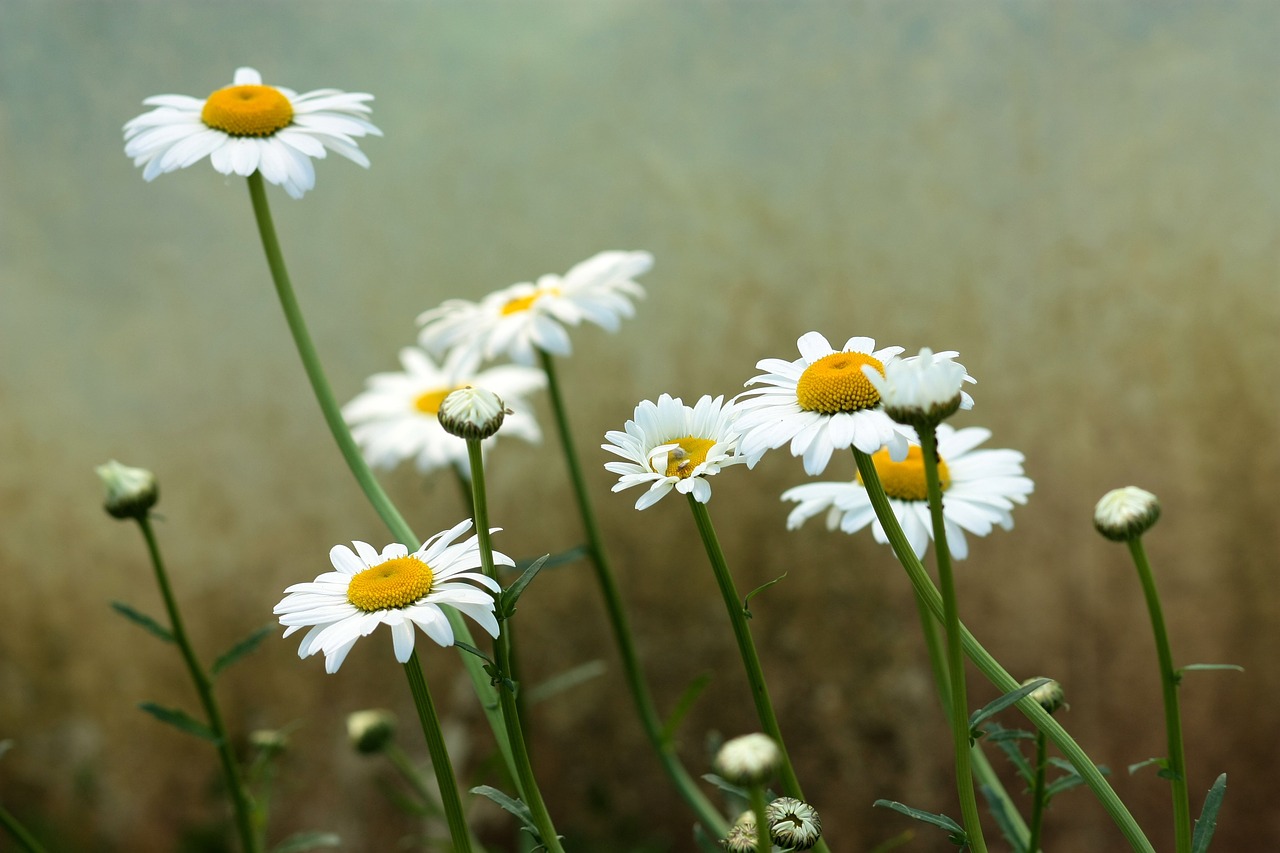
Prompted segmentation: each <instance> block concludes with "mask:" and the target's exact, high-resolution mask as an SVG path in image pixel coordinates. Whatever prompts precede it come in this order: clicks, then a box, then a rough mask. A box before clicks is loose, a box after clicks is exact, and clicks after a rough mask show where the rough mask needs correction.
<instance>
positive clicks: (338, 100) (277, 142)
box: [125, 69, 511, 765]
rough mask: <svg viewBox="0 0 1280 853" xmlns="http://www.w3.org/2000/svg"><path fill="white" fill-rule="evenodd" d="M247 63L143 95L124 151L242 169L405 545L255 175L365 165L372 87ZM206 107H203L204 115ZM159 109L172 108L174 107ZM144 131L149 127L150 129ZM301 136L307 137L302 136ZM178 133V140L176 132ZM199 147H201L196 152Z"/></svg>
mask: <svg viewBox="0 0 1280 853" xmlns="http://www.w3.org/2000/svg"><path fill="white" fill-rule="evenodd" d="M242 72H243V73H242ZM249 72H252V69H241V70H240V71H237V72H236V82H235V84H234V85H233V86H232V87H231V90H230V91H228V90H227V89H221V90H218V91H217V92H215V93H214V94H213V95H210V97H209V98H208V99H207V100H206V101H205V102H203V104H200V103H199V102H196V101H195V99H186V100H181V99H180V100H171V99H172V98H174V97H175V96H168V95H162V96H158V97H157V99H149V101H148V103H151V104H152V105H154V106H156V107H157V108H158V109H156V110H153V111H152V112H151V113H147V114H144V115H143V116H139V117H138V118H137V119H134V121H132V122H130V123H129V124H127V125H126V126H125V138H126V140H128V143H129V144H128V145H126V149H125V153H126V154H128V155H129V156H132V157H134V158H135V159H137V160H138V162H139V165H141V164H144V163H145V164H147V169H148V171H146V172H144V174H143V177H146V178H151V177H155V175H156V174H159V173H161V172H164V171H169V170H170V169H176V168H182V167H185V166H187V165H190V164H191V163H194V162H196V161H197V160H199V159H200V157H203V156H204V155H205V154H208V155H209V156H210V157H211V159H212V162H213V166H214V168H215V169H217V170H218V171H220V172H222V173H223V174H232V173H234V174H237V175H243V176H245V177H246V178H247V180H248V184H249V198H250V201H251V203H252V206H253V213H254V218H255V220H256V222H257V225H258V233H259V235H260V236H261V238H262V248H263V251H264V252H265V253H266V257H267V267H268V268H269V269H270V271H271V279H272V281H273V283H274V284H275V287H276V294H277V296H278V297H279V299H280V305H281V308H282V309H283V310H284V315H285V321H286V322H287V323H288V325H289V331H290V333H291V334H292V336H293V341H294V345H295V346H296V347H297V350H298V355H299V356H300V357H301V359H302V364H303V368H304V369H305V370H306V373H307V379H308V380H309V381H310V383H311V388H312V391H313V392H314V393H315V396H316V400H317V402H318V403H319V404H320V410H321V412H322V414H323V415H324V419H325V423H326V424H327V425H328V427H329V431H330V433H332V435H333V438H334V441H336V442H337V444H338V448H339V450H340V451H341V453H342V457H343V459H344V460H346V463H347V466H348V467H349V468H350V469H351V473H352V474H353V475H354V476H355V478H356V481H357V482H358V483H359V485H360V488H361V490H362V491H363V492H364V494H365V496H366V498H367V499H368V500H369V503H370V504H371V505H372V506H373V508H374V510H375V511H377V513H378V515H379V517H381V518H382V521H383V523H384V524H386V525H387V527H388V529H389V530H390V531H391V534H392V536H393V537H394V538H395V539H396V540H397V541H398V542H400V543H402V544H403V545H405V546H406V547H408V548H416V547H417V543H418V539H417V537H416V536H414V534H413V531H412V529H410V527H409V525H408V523H407V522H406V521H405V520H404V517H403V516H402V515H401V514H400V512H399V510H397V509H396V507H395V505H394V504H393V503H392V502H391V500H390V498H388V497H387V494H386V492H384V491H383V489H382V487H381V485H379V483H378V481H377V478H376V477H374V475H373V472H372V471H370V470H369V466H368V464H366V462H365V460H364V459H363V457H362V456H361V455H360V449H359V447H358V446H357V445H356V442H355V441H354V439H352V437H351V432H350V431H349V430H348V429H347V425H346V423H345V422H344V420H343V417H342V410H341V408H340V407H339V405H338V401H337V399H336V398H335V397H334V394H333V389H332V388H331V387H330V385H329V380H328V378H327V377H326V376H325V373H324V368H323V367H322V366H321V364H320V359H319V355H318V354H317V352H316V348H315V344H314V342H313V341H312V340H311V334H310V332H309V331H308V330H307V325H306V321H305V320H304V319H303V316H302V310H301V308H300V307H299V305H298V300H297V297H296V296H295V295H294V291H293V284H292V283H291V282H290V280H289V273H288V271H287V269H286V268H285V262H284V255H283V254H282V252H281V251H280V241H279V239H278V238H277V236H276V230H275V224H274V223H273V222H272V219H271V209H270V206H269V205H268V203H267V194H266V188H265V187H264V185H263V180H264V178H265V179H266V180H267V181H268V182H270V183H273V184H280V185H282V186H283V187H284V188H285V190H286V191H287V192H289V194H290V195H293V196H294V197H298V196H300V195H302V193H303V192H305V190H306V189H309V188H310V187H311V186H312V184H313V183H314V172H313V171H312V166H311V163H310V160H309V159H308V157H317V158H319V157H323V156H324V154H325V151H326V150H332V151H337V152H338V153H340V154H342V155H343V156H345V157H347V158H348V159H352V160H354V161H355V162H357V163H360V164H361V165H367V163H368V160H367V158H366V157H365V155H364V154H363V153H361V152H360V150H359V147H358V146H357V144H356V141H355V140H356V138H357V137H362V136H365V135H367V134H374V133H380V132H379V131H377V128H375V127H373V125H371V124H369V123H368V122H367V121H366V120H365V119H364V118H363V117H362V116H364V115H365V114H367V113H368V112H369V108H368V105H367V104H365V103H364V102H365V101H368V100H371V99H372V97H371V96H367V95H360V96H346V95H344V93H342V92H339V91H337V90H331V89H324V90H319V91H318V92H313V93H310V95H308V96H302V97H301V98H299V97H297V96H296V95H295V94H294V93H293V92H292V90H289V89H284V88H280V87H272V86H261V85H260V82H261V81H260V78H259V77H258V76H257V72H252V74H250V73H249ZM282 99H283V101H285V102H287V105H288V109H286V108H285V105H283V104H281V100H282ZM210 104H212V105H213V106H212V107H210ZM272 105H274V106H272ZM206 108H209V114H208V115H206ZM165 110H173V111H177V112H178V113H180V115H177V114H173V113H171V112H164V111H165ZM264 110H265V117H264ZM330 113H333V115H330ZM200 125H202V126H203V127H204V128H205V129H206V130H212V131H213V134H212V135H210V134H207V133H205V131H204V130H201V127H200ZM158 126H168V127H169V128H170V129H169V130H168V131H165V132H164V133H161V132H157V131H155V130H154V129H155V128H156V127H158ZM153 132H154V133H155V135H151V134H152V133H153ZM166 134H167V135H166ZM171 137H177V138H179V139H180V141H179V142H177V143H174V144H173V146H172V147H171V148H165V149H164V150H161V146H162V144H163V143H164V142H165V140H168V139H170V138H171ZM312 137H314V138H312ZM309 138H310V140H311V141H307V140H308V139H309ZM183 139H185V140H187V141H185V142H183V141H181V140H183ZM144 140H145V141H144ZM215 143H216V145H215ZM209 146H214V147H213V148H209ZM206 149H208V150H206ZM201 151H203V152H204V153H199V152H201ZM197 155H198V156H197ZM138 158H141V159H138ZM282 162H283V165H282ZM444 612H445V615H446V618H447V619H448V620H449V624H450V627H451V628H452V630H453V632H454V634H455V635H456V636H457V637H458V638H459V639H460V640H462V641H463V642H464V643H468V644H470V643H471V632H470V630H469V629H468V628H467V626H466V624H465V623H464V622H463V621H462V617H461V615H460V614H459V613H458V612H457V611H456V610H454V609H453V608H446V609H445V611H444ZM410 658H411V660H410V663H411V665H412V666H414V667H418V666H419V665H418V661H417V653H416V652H414V653H412V654H411V655H410ZM462 660H463V666H464V667H465V668H466V670H467V675H468V676H469V677H470V679H471V683H472V686H473V688H474V689H475V692H476V695H477V697H478V698H479V700H480V705H481V707H482V708H483V709H484V713H485V716H486V717H487V718H488V721H489V725H490V728H492V729H493V731H494V736H495V738H496V740H497V742H498V748H499V750H500V751H501V752H502V754H503V757H504V759H505V760H506V761H507V762H508V765H510V760H511V751H510V746H509V745H508V744H507V742H506V732H505V731H504V729H503V726H502V720H501V714H500V713H499V711H498V708H497V701H496V697H495V696H494V691H493V687H492V686H491V685H490V684H489V677H488V676H487V675H486V674H485V672H484V666H483V664H482V663H481V662H480V661H479V660H478V659H476V658H475V657H473V656H472V655H467V654H463V656H462Z"/></svg>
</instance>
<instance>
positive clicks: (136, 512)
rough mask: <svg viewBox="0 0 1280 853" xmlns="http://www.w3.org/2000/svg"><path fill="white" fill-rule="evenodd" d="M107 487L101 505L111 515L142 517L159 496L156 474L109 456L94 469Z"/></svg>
mask: <svg viewBox="0 0 1280 853" xmlns="http://www.w3.org/2000/svg"><path fill="white" fill-rule="evenodd" d="M94 470H95V471H97V472H98V476H99V477H100V478H101V479H102V483H103V485H105V486H106V487H107V499H106V501H105V502H104V503H103V508H104V509H106V511H107V512H108V513H110V514H111V516H112V517H114V518H145V517H146V515H147V513H148V512H149V511H150V510H151V508H152V507H153V506H155V505H156V501H157V500H158V499H159V497H160V492H159V489H158V488H157V486H156V475H155V474H152V473H151V472H150V471H148V470H146V469H145V468H130V467H129V466H128V465H121V464H120V463H119V462H117V461H115V460H114V459H112V460H111V461H110V462H108V463H107V464H105V465H99V466H98V467H97V468H95V469H94Z"/></svg>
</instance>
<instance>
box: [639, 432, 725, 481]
mask: <svg viewBox="0 0 1280 853" xmlns="http://www.w3.org/2000/svg"><path fill="white" fill-rule="evenodd" d="M663 444H678V445H680V446H679V447H677V448H676V449H675V450H672V451H670V452H668V453H667V470H666V472H665V474H664V476H667V477H679V478H680V479H682V480H683V479H685V478H686V477H688V476H689V475H690V474H692V473H693V470H694V469H695V468H697V467H698V466H699V465H701V464H702V463H703V462H706V461H707V451H708V450H710V449H711V448H712V447H713V446H715V442H714V441H712V440H711V439H709V438H694V437H693V436H691V435H686V436H685V437H684V438H673V439H672V440H671V441H664V442H663ZM654 470H655V471H657V469H656V468H655V469H654ZM658 473H663V472H661V471H659V472H658Z"/></svg>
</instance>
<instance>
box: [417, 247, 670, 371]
mask: <svg viewBox="0 0 1280 853" xmlns="http://www.w3.org/2000/svg"><path fill="white" fill-rule="evenodd" d="M652 266H653V255H650V254H649V253H648V252H616V251H615V252H601V253H600V254H598V255H595V256H594V257H591V258H588V259H587V260H585V261H583V262H582V263H580V264H578V265H576V266H574V267H573V268H572V269H571V270H569V271H568V272H567V273H565V274H564V276H563V277H561V276H558V275H544V276H542V277H541V278H539V279H538V281H537V283H536V284H534V283H530V282H522V283H520V284H513V285H512V286H510V287H508V288H504V289H503V290H499V291H497V292H496V293H491V294H489V295H488V296H486V297H485V298H484V299H482V300H480V301H479V302H472V301H470V300H466V299H450V300H448V301H447V302H445V303H444V304H443V305H441V306H440V307H438V308H433V309H431V310H430V311H425V312H423V313H422V314H421V315H420V316H419V317H418V323H420V324H421V325H422V330H421V331H420V332H419V335H418V342H419V343H420V344H421V345H422V347H423V348H424V349H426V350H428V351H430V352H432V353H435V354H436V355H439V354H440V353H443V352H445V351H446V350H451V349H453V348H455V347H459V348H464V349H465V350H467V351H468V352H471V353H474V354H476V355H479V356H481V357H483V358H486V359H492V358H497V357H498V356H500V355H503V354H506V356H507V357H508V358H510V359H511V360H512V361H515V362H519V363H520V364H528V365H532V364H535V363H536V361H537V356H536V352H535V351H537V350H541V351H542V352H547V353H551V354H552V355H569V353H570V352H571V347H570V344H569V333H568V331H566V329H565V326H576V325H578V324H579V323H581V322H582V321H583V320H587V321H589V322H591V323H595V324H596V325H597V326H600V327H601V328H603V329H605V330H606V331H610V332H616V331H617V330H618V327H619V325H620V324H621V321H622V318H624V317H631V316H633V315H634V314H635V306H634V305H633V304H632V300H635V299H642V298H644V288H643V287H641V286H640V285H639V284H637V283H636V282H634V281H632V279H633V278H634V277H635V276H638V275H641V274H642V273H645V272H648V271H649V269H650V267H652Z"/></svg>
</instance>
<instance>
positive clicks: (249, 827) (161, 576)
mask: <svg viewBox="0 0 1280 853" xmlns="http://www.w3.org/2000/svg"><path fill="white" fill-rule="evenodd" d="M137 521H138V527H139V528H141V529H142V537H143V538H144V539H145V540H146V542H147V552H148V553H149V554H150V555H151V566H152V568H153V569H154V570H155V576H156V585H157V586H158V587H160V595H161V597H162V598H164V606H165V610H166V611H168V614H169V630H170V632H171V633H172V634H173V640H174V642H175V643H176V644H177V646H178V650H179V651H180V652H182V660H183V661H184V662H185V663H186V665H187V672H188V673H190V675H191V680H192V682H194V683H195V687H196V693H198V694H199V696H200V704H201V706H202V707H203V708H204V713H205V719H206V720H207V721H208V723H209V728H210V730H212V731H213V734H214V737H215V738H216V739H217V740H216V741H215V743H216V745H217V748H218V758H219V759H220V761H221V763H222V776H223V779H224V780H225V781H226V783H227V791H228V792H229V793H230V794H231V805H232V806H233V808H234V811H235V817H236V830H237V831H238V832H239V834H240V844H241V846H242V847H243V848H244V850H245V853H257V851H259V850H261V849H262V845H261V843H260V842H259V840H258V833H257V832H256V831H255V830H254V821H253V806H252V803H251V802H250V799H249V795H248V793H247V792H246V791H245V787H244V781H243V779H241V777H240V767H239V765H238V764H237V763H236V757H235V754H234V753H233V752H232V750H231V739H230V738H229V737H228V736H227V727H226V725H225V724H224V723H223V722H222V712H221V711H220V710H219V709H218V702H217V700H216V699H215V698H214V696H213V683H212V682H211V681H210V680H209V676H208V675H207V674H206V673H205V670H204V667H203V666H201V665H200V661H199V660H198V659H197V658H196V653H195V650H194V649H193V648H192V647H191V640H190V639H189V638H188V637H187V630H186V628H185V627H184V626H183V624H182V614H181V612H180V611H179V610H178V602H177V600H176V599H175V598H174V597H173V590H172V588H170V586H169V575H168V573H167V572H166V571H165V568H164V559H163V558H162V557H161V556H160V545H159V543H158V542H157V541H156V536H155V532H154V531H153V530H152V529H151V519H150V518H149V517H148V516H147V515H145V514H143V515H139V516H137Z"/></svg>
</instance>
